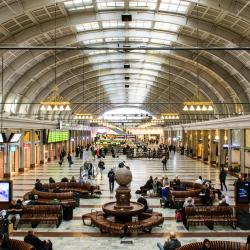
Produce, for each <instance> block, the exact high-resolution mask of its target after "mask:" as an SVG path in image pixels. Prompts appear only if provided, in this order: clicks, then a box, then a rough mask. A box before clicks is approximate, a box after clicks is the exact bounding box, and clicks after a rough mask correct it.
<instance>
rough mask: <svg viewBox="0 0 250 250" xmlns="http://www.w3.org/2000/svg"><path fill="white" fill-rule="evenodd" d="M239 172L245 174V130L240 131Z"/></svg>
mask: <svg viewBox="0 0 250 250" xmlns="http://www.w3.org/2000/svg"><path fill="white" fill-rule="evenodd" d="M240 172H241V173H242V174H245V129H241V130H240Z"/></svg>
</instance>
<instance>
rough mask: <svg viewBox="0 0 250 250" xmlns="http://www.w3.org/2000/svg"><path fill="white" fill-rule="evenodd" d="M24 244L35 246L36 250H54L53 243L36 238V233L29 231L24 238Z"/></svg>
mask: <svg viewBox="0 0 250 250" xmlns="http://www.w3.org/2000/svg"><path fill="white" fill-rule="evenodd" d="M24 242H26V243H28V244H30V245H32V246H34V247H35V248H36V250H52V243H51V241H50V240H48V241H45V240H43V241H42V240H40V239H39V238H38V237H37V236H35V234H34V231H28V234H27V235H26V236H25V237H24Z"/></svg>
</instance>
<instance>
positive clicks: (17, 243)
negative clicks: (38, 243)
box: [10, 239, 35, 250]
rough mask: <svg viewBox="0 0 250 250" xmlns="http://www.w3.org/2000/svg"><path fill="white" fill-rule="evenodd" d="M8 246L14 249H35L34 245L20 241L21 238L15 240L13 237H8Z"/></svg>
mask: <svg viewBox="0 0 250 250" xmlns="http://www.w3.org/2000/svg"><path fill="white" fill-rule="evenodd" d="M10 246H11V249H15V250H35V247H33V246H32V245H30V244H28V243H26V242H24V241H21V240H15V239H10Z"/></svg>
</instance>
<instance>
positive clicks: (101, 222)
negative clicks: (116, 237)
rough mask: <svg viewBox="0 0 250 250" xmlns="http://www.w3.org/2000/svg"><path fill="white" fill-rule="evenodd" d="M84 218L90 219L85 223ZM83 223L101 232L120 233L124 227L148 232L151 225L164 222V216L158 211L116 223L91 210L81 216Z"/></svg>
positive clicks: (129, 229) (155, 225) (128, 229)
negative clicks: (138, 218) (137, 218)
mask: <svg viewBox="0 0 250 250" xmlns="http://www.w3.org/2000/svg"><path fill="white" fill-rule="evenodd" d="M86 219H90V221H91V223H90V224H87V223H86ZM82 220H83V224H84V225H89V226H90V225H91V226H97V227H99V228H100V231H101V232H102V233H104V232H105V233H122V232H123V230H124V227H127V231H128V232H138V231H143V232H147V233H150V232H151V230H152V228H153V227H157V226H159V225H161V224H162V223H163V222H164V218H163V217H162V216H161V214H159V213H155V214H148V218H146V219H143V220H138V221H134V222H128V223H124V224H123V223H117V222H113V221H110V220H108V219H107V218H105V214H104V213H102V212H92V213H88V214H84V215H83V216H82Z"/></svg>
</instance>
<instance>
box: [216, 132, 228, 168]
mask: <svg viewBox="0 0 250 250" xmlns="http://www.w3.org/2000/svg"><path fill="white" fill-rule="evenodd" d="M224 138H225V130H224V129H220V130H219V145H218V165H219V166H222V167H224V166H225V157H226V155H225V149H224V148H223V145H224V141H225V139H224Z"/></svg>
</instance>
